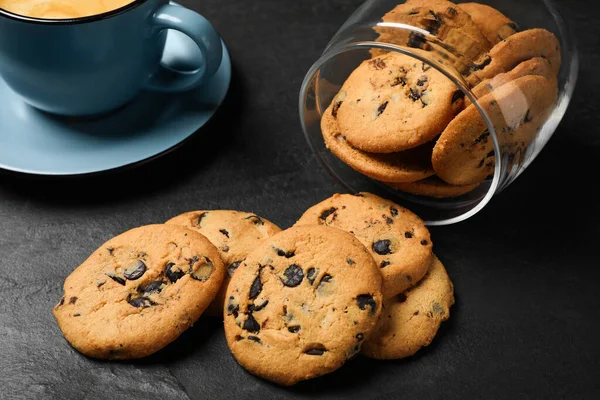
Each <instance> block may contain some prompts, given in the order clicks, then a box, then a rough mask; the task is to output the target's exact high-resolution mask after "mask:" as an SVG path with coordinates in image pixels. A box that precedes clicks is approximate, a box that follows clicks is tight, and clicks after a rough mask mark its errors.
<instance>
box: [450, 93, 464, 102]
mask: <svg viewBox="0 0 600 400" xmlns="http://www.w3.org/2000/svg"><path fill="white" fill-rule="evenodd" d="M464 97H465V94H464V93H463V91H462V90H457V91H456V92H454V93H453V94H452V104H454V103H456V102H457V101H458V100H460V99H462V98H464Z"/></svg>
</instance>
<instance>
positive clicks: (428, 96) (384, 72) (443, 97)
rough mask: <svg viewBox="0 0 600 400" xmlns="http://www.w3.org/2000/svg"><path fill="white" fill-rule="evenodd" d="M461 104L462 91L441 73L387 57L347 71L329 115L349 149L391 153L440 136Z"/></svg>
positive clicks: (406, 59) (405, 59)
mask: <svg viewBox="0 0 600 400" xmlns="http://www.w3.org/2000/svg"><path fill="white" fill-rule="evenodd" d="M457 93H458V95H457ZM460 99H462V92H460V90H458V88H457V87H456V86H454V84H453V83H452V82H451V81H450V80H449V79H448V78H446V77H445V76H444V75H443V74H442V73H441V72H439V71H437V70H436V69H434V68H431V67H429V66H427V65H425V64H423V63H422V62H417V60H415V59H414V58H411V57H409V56H406V55H403V54H399V53H388V54H385V55H383V56H380V57H376V58H373V59H371V60H367V61H364V62H363V63H362V64H361V65H360V66H359V67H358V68H357V69H356V70H354V72H352V74H351V75H350V76H349V77H348V79H347V80H346V82H345V83H344V85H343V86H342V88H341V90H340V92H339V94H338V95H337V96H336V98H335V99H334V100H333V109H332V115H333V117H334V118H336V119H337V122H338V126H339V128H340V131H341V132H342V134H343V135H344V137H346V140H347V141H348V143H350V144H351V145H352V146H353V147H355V148H357V149H360V150H362V151H366V152H373V153H394V152H398V151H402V150H406V149H410V148H413V147H416V146H419V145H421V144H424V143H427V142H429V141H431V140H432V139H433V138H435V137H436V136H437V135H439V133H440V132H441V131H442V130H443V129H444V127H445V126H446V125H447V124H448V122H450V120H452V118H453V117H454V115H455V109H454V107H453V103H456V102H457V101H459V100H460Z"/></svg>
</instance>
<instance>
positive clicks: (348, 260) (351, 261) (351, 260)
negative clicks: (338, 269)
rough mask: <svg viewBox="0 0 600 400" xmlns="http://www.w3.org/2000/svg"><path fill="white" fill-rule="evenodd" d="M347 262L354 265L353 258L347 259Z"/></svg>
mask: <svg viewBox="0 0 600 400" xmlns="http://www.w3.org/2000/svg"><path fill="white" fill-rule="evenodd" d="M346 262H347V263H348V265H354V260H353V259H351V258H348V259H346Z"/></svg>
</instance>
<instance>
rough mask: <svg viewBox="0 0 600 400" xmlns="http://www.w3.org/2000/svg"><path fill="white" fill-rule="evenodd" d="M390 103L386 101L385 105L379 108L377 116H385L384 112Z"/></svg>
mask: <svg viewBox="0 0 600 400" xmlns="http://www.w3.org/2000/svg"><path fill="white" fill-rule="evenodd" d="M387 105H388V102H387V101H386V102H385V103H383V104H382V105H380V106H379V108H377V116H378V117H379V116H380V115H381V114H383V112H384V111H385V108H386V107H387Z"/></svg>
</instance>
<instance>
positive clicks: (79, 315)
mask: <svg viewBox="0 0 600 400" xmlns="http://www.w3.org/2000/svg"><path fill="white" fill-rule="evenodd" d="M73 316H74V317H81V314H80V313H75V314H73Z"/></svg>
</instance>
